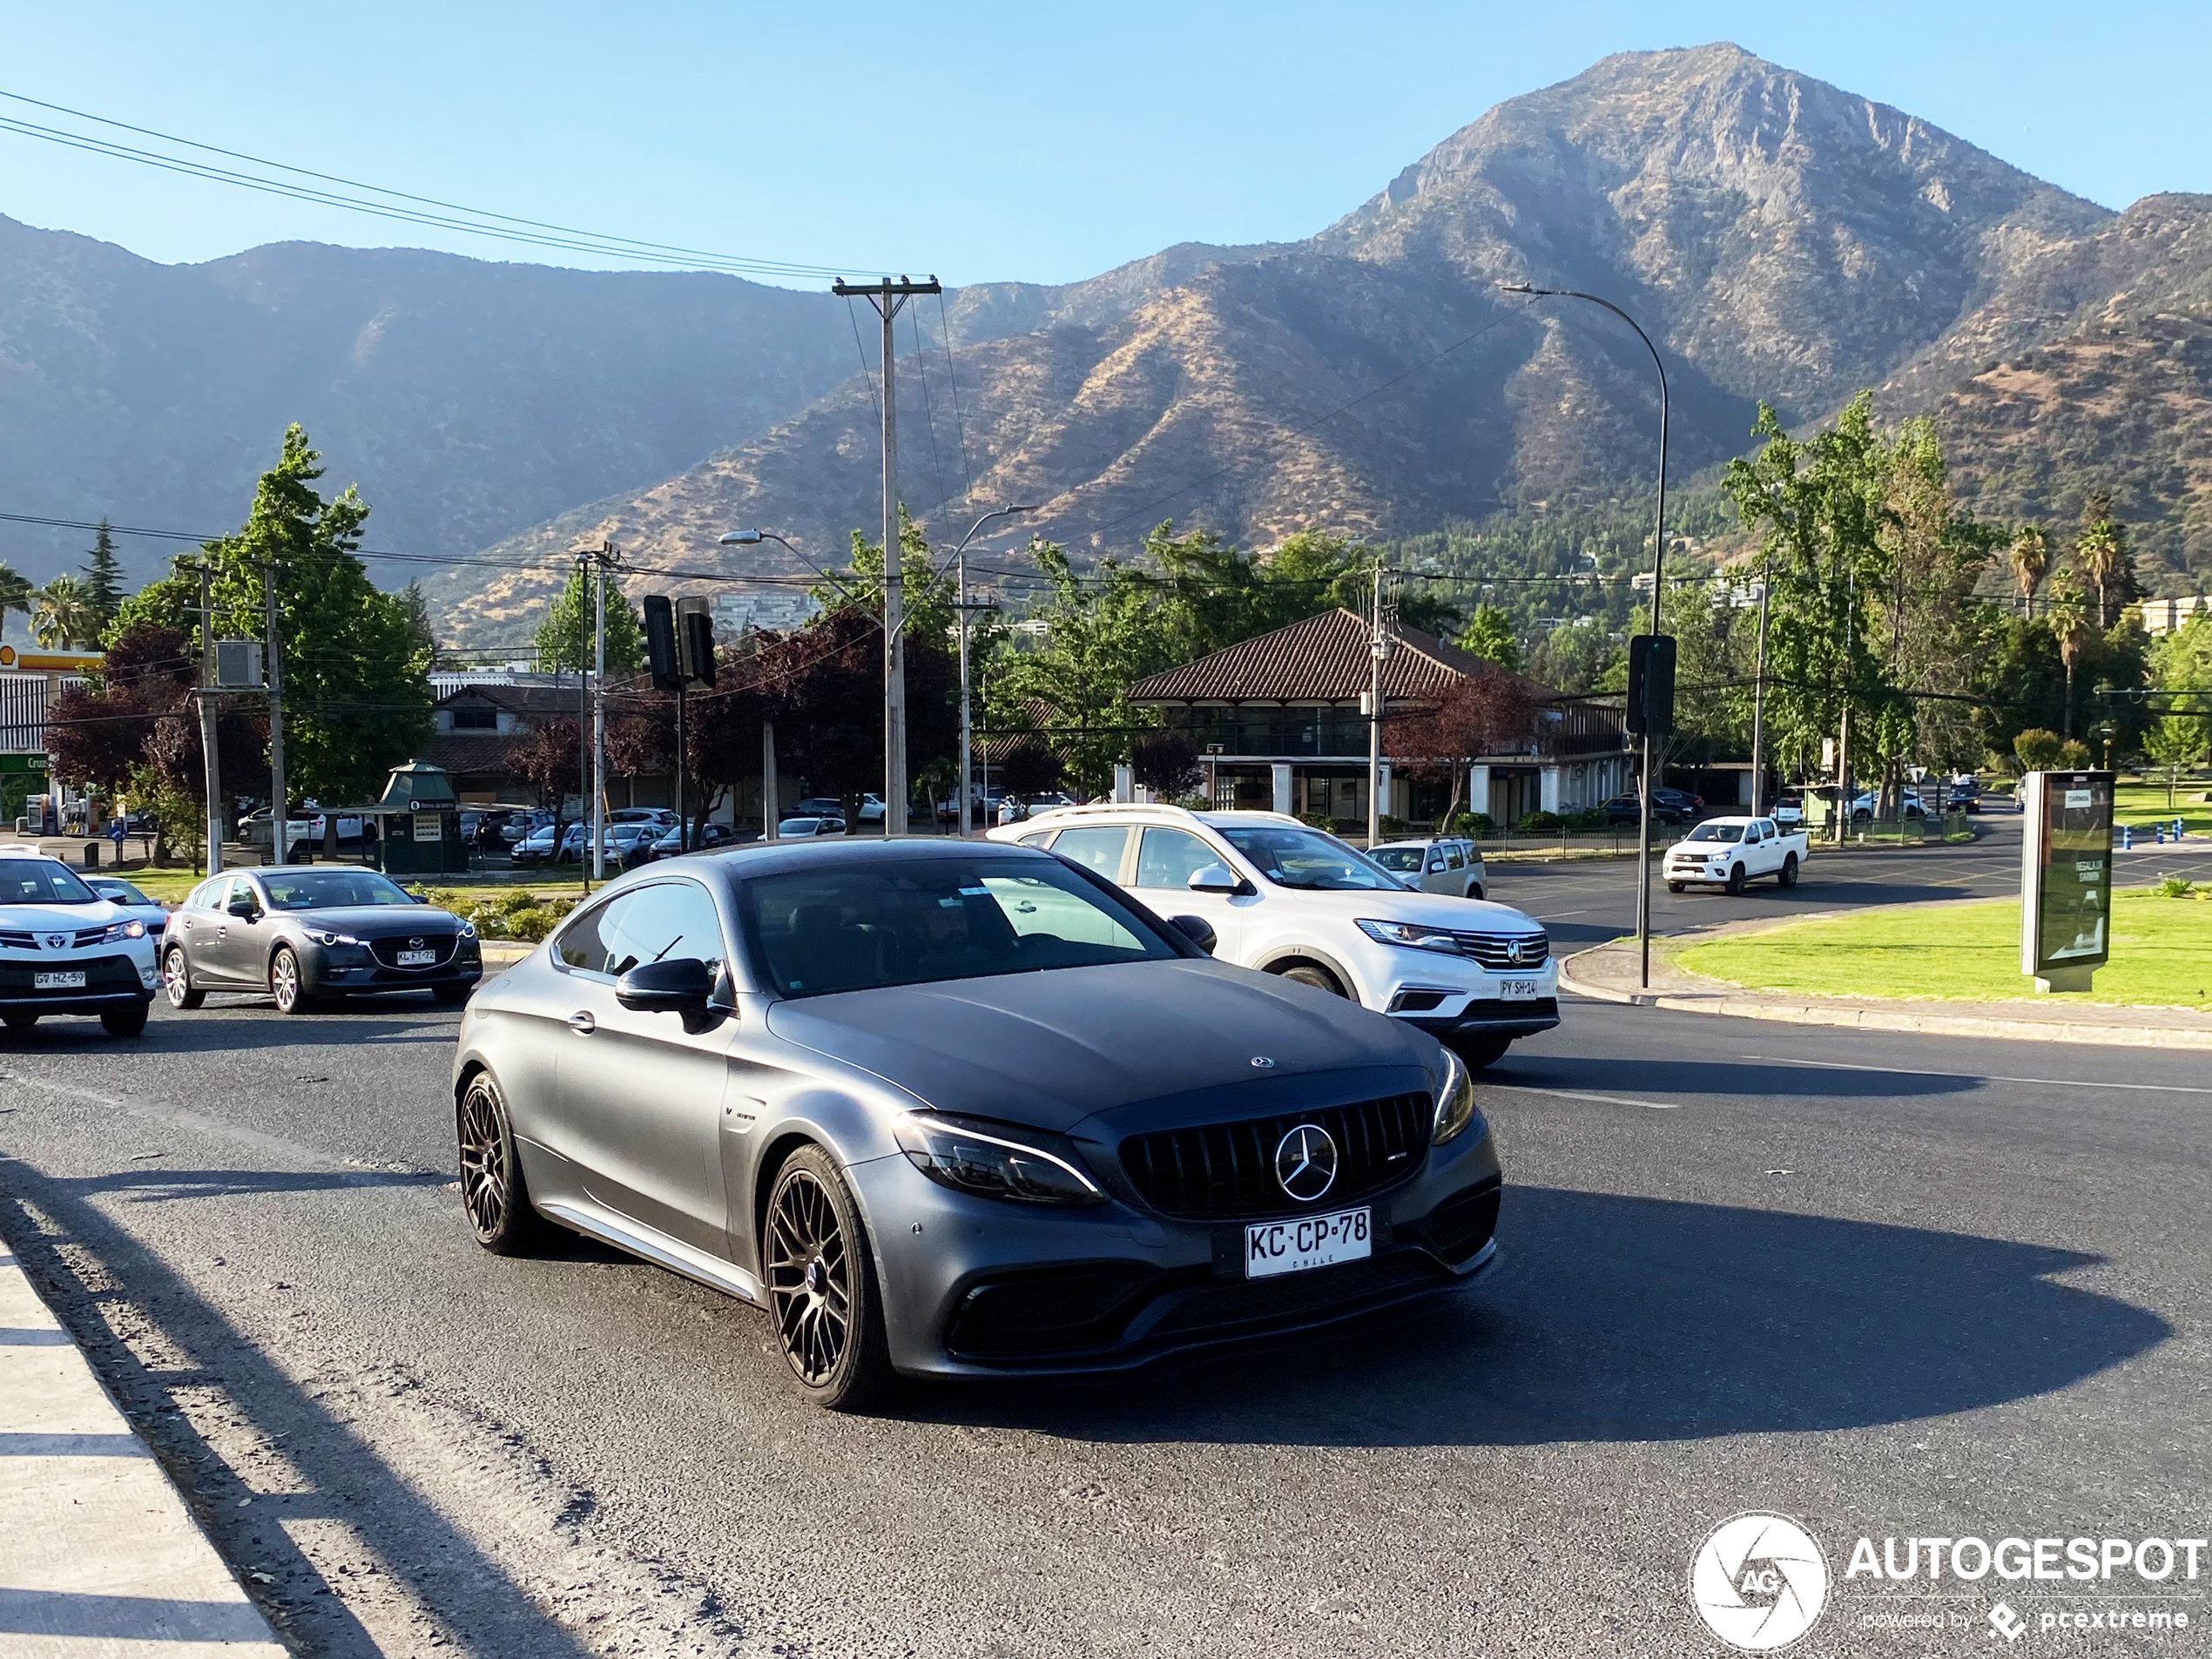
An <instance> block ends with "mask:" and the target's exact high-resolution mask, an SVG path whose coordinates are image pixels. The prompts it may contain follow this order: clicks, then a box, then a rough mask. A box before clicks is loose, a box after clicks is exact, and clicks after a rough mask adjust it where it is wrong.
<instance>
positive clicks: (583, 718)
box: [553, 547, 593, 897]
mask: <svg viewBox="0 0 2212 1659" xmlns="http://www.w3.org/2000/svg"><path fill="white" fill-rule="evenodd" d="M592 556H593V555H592V550H590V548H588V547H580V548H578V549H577V550H576V568H577V573H578V574H579V575H582V574H583V573H585V572H588V571H589V570H590V569H591V561H592ZM577 644H578V646H579V647H580V646H581V645H582V644H583V641H581V640H579V641H577ZM576 696H577V703H576V746H577V758H576V769H577V784H576V821H577V828H578V829H581V828H583V823H584V819H585V816H586V812H585V809H586V807H587V806H588V805H589V803H590V799H591V676H590V674H589V673H587V672H585V671H584V666H583V651H581V650H579V651H577V665H576ZM560 824H561V814H560V813H559V812H558V811H556V812H555V813H554V814H553V826H554V837H553V861H554V862H555V863H556V864H557V863H559V862H560V860H561V828H560ZM576 867H577V869H579V870H581V871H582V872H583V891H584V894H585V896H587V897H589V896H590V892H591V863H590V860H588V859H586V858H585V857H583V849H581V848H578V849H577V860H576Z"/></svg>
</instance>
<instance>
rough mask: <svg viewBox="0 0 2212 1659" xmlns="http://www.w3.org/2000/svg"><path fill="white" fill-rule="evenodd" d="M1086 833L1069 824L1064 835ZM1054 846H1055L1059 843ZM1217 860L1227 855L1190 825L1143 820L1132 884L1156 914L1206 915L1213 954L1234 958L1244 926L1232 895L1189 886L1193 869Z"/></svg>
mask: <svg viewBox="0 0 2212 1659" xmlns="http://www.w3.org/2000/svg"><path fill="white" fill-rule="evenodd" d="M1083 833H1088V832H1085V831H1082V830H1069V831H1067V832H1065V833H1064V834H1063V835H1062V840H1065V839H1066V838H1067V836H1069V835H1079V834H1083ZM1053 850H1054V851H1055V852H1057V851H1059V848H1058V846H1057V845H1055V846H1054V848H1053ZM1217 864H1218V865H1221V866H1223V867H1224V868H1225V867H1228V864H1229V860H1226V859H1224V858H1223V857H1222V856H1221V854H1220V853H1217V852H1215V851H1214V849H1213V848H1211V846H1207V845H1206V844H1205V843H1204V841H1202V840H1199V839H1198V838H1197V836H1195V835H1193V834H1191V833H1190V831H1188V830H1180V829H1173V828H1170V827H1169V826H1165V825H1162V824H1147V825H1146V826H1144V827H1143V829H1142V830H1140V831H1139V832H1138V834H1137V842H1136V874H1135V875H1134V876H1133V877H1132V878H1131V879H1130V890H1131V891H1133V892H1134V893H1135V894H1136V896H1137V897H1138V898H1139V899H1141V900H1143V902H1144V906H1145V907H1146V908H1147V909H1149V910H1150V911H1151V912H1152V913H1153V914H1156V915H1161V916H1204V918H1205V919H1206V921H1207V922H1208V924H1209V925H1211V927H1212V928H1213V933H1214V954H1216V955H1217V956H1219V957H1220V958H1221V959H1222V961H1234V960H1235V959H1236V954H1237V950H1238V947H1239V946H1240V945H1241V944H1242V943H1243V942H1244V915H1243V913H1242V911H1241V910H1240V909H1239V908H1238V902H1237V900H1236V897H1235V895H1233V894H1226V893H1193V892H1192V891H1191V890H1190V877H1191V875H1192V873H1194V872H1196V871H1199V870H1204V869H1206V868H1208V867H1211V866H1213V865H1217Z"/></svg>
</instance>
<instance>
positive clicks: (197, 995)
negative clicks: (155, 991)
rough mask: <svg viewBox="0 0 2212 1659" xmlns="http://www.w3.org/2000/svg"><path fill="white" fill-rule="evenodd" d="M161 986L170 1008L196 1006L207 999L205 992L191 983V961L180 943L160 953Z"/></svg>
mask: <svg viewBox="0 0 2212 1659" xmlns="http://www.w3.org/2000/svg"><path fill="white" fill-rule="evenodd" d="M161 988H162V991H163V993H164V995H166V996H167V997H168V999H169V1006H170V1007H171V1008H185V1009H190V1008H198V1007H199V1005H200V1004H201V1003H203V1002H205V1001H206V1000H207V993H206V992H205V991H202V990H199V989H196V988H194V987H193V985H192V963H191V962H190V961H188V960H186V958H185V948H184V947H183V946H182V945H172V947H170V948H169V949H168V950H166V951H165V952H163V953H162V957H161Z"/></svg>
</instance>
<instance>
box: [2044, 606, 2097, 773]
mask: <svg viewBox="0 0 2212 1659" xmlns="http://www.w3.org/2000/svg"><path fill="white" fill-rule="evenodd" d="M2043 616H2044V620H2045V621H2046V622H2047V623H2048V624H2050V628H2051V637H2052V638H2054V640H2056V641H2057V642H2058V647H2059V660H2060V662H2062V663H2064V664H2066V736H2067V738H2069V739H2070V738H2072V737H2073V736H2074V669H2075V667H2076V666H2077V665H2078V664H2080V661H2081V653H2082V652H2083V651H2085V650H2087V647H2088V644H2089V637H2090V629H2089V605H2088V601H2087V597H2085V596H2084V595H2083V593H2082V591H2081V584H2080V583H2078V582H2076V581H2075V580H2074V572H2073V571H2071V570H2061V571H2060V572H2059V574H2058V575H2057V576H2055V577H2053V578H2052V579H2051V590H2050V597H2048V598H2047V600H2046V601H2045V602H2044V606H2043Z"/></svg>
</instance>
